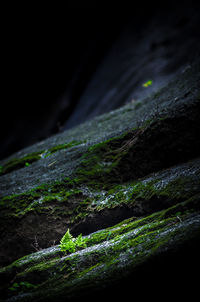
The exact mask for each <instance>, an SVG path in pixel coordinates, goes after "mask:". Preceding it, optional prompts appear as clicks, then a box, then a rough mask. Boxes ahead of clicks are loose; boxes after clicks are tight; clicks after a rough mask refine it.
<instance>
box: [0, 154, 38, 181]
mask: <svg viewBox="0 0 200 302" xmlns="http://www.w3.org/2000/svg"><path fill="white" fill-rule="evenodd" d="M43 152H44V151H39V152H34V153H30V154H28V155H26V156H24V157H22V158H12V159H11V160H9V161H8V162H7V163H6V164H5V165H3V166H2V167H1V171H0V175H3V174H6V173H9V172H12V171H14V170H17V169H20V168H24V167H25V166H29V165H30V164H32V163H33V162H35V161H37V160H39V159H40V158H41V155H42V153H43Z"/></svg>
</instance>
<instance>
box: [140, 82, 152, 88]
mask: <svg viewBox="0 0 200 302" xmlns="http://www.w3.org/2000/svg"><path fill="white" fill-rule="evenodd" d="M152 83H153V81H152V80H149V81H147V82H145V83H144V84H142V86H143V87H145V88H147V87H149V86H151V85H152Z"/></svg>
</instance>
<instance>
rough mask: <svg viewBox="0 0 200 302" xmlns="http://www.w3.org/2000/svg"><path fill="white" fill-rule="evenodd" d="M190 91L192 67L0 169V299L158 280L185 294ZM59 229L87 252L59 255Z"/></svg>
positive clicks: (197, 134)
mask: <svg viewBox="0 0 200 302" xmlns="http://www.w3.org/2000/svg"><path fill="white" fill-rule="evenodd" d="M199 83H200V64H199V60H196V61H195V62H194V63H193V64H191V65H190V67H188V68H187V69H186V70H184V71H183V72H180V73H179V74H178V75H177V77H175V78H174V79H173V80H172V81H171V82H170V83H169V84H168V85H166V86H165V87H163V88H162V89H159V90H158V91H157V92H155V93H153V94H151V95H150V96H148V97H147V98H144V99H142V100H141V101H140V103H138V102H137V101H135V102H131V103H129V104H127V105H125V106H124V107H121V108H120V109H117V110H114V111H111V112H110V113H106V114H104V115H101V116H98V117H96V118H94V119H93V120H91V121H88V122H85V123H83V124H82V125H81V126H77V127H75V128H73V129H71V130H67V131H65V132H63V133H60V134H57V135H55V136H52V137H50V138H48V139H47V140H44V141H42V142H40V143H38V144H35V145H33V146H31V147H28V148H26V149H23V150H21V151H19V152H17V153H15V154H13V155H12V156H10V157H9V158H7V159H5V160H3V161H1V163H0V165H1V171H0V173H1V176H0V188H1V200H0V207H1V212H0V231H1V251H0V256H1V269H0V280H1V299H2V301H10V302H11V301H66V300H67V301H68V300H72V301H73V300H75V299H80V298H83V297H84V298H87V299H88V300H93V299H94V297H95V296H96V295H97V294H98V295H99V296H100V297H102V298H103V297H106V296H107V295H108V294H110V293H112V294H113V296H115V295H116V297H117V295H118V294H119V290H118V287H120V290H123V291H125V292H126V294H127V295H128V296H129V295H130V292H131V291H130V288H132V287H133V285H131V284H134V288H135V291H136V292H140V291H141V290H142V289H143V288H144V287H145V288H148V293H149V294H150V293H151V290H152V286H153V284H155V283H156V284H157V285H158V286H159V288H162V289H163V288H164V286H165V284H167V281H168V278H170V280H171V282H172V283H173V284H174V282H175V281H176V282H177V283H176V284H178V283H179V282H180V283H181V284H182V285H183V287H184V288H183V292H184V291H185V292H186V293H187V289H188V291H190V293H191V290H189V288H190V287H189V288H188V287H186V286H185V285H186V284H187V283H188V282H189V283H190V284H191V280H192V285H193V286H194V289H192V291H193V292H195V278H196V272H197V270H198V267H199V257H198V255H199V243H200V242H199V238H200V236H199V235H200V217H199V213H200V158H199V156H200V139H199V138H200V123H199V113H200V105H199V104H200V86H199ZM138 104H140V105H139V106H138ZM68 228H69V229H70V232H71V233H72V235H73V236H74V237H77V238H78V235H79V234H80V233H81V234H82V235H83V240H84V242H85V244H86V245H85V246H82V247H77V249H76V251H75V252H74V251H73V252H70V251H66V252H63V251H61V248H60V246H59V242H60V240H61V238H62V236H63V235H64V234H65V232H66V231H67V229H68ZM193 269H194V273H193V271H192V270H193ZM169 274H170V277H168V276H169ZM175 276H176V277H175ZM130 285H131V286H130ZM172 289H173V291H174V290H177V288H175V287H174V286H173V285H172V286H171V287H170V290H171V292H172ZM143 295H144V293H143Z"/></svg>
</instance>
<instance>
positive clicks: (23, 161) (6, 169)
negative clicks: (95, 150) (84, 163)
mask: <svg viewBox="0 0 200 302" xmlns="http://www.w3.org/2000/svg"><path fill="white" fill-rule="evenodd" d="M82 143H83V141H80V142H77V141H72V142H69V143H66V144H60V145H57V146H54V147H51V148H49V149H46V150H41V151H37V152H33V153H29V154H27V155H25V156H23V157H21V158H12V159H11V160H9V161H8V162H6V163H5V164H4V165H3V166H0V176H1V175H4V174H7V173H10V172H12V171H14V170H18V169H20V168H24V167H26V166H29V165H30V164H32V163H33V162H35V161H37V160H40V159H41V158H45V157H48V156H50V155H52V154H53V153H55V152H57V151H59V150H62V149H68V148H71V147H74V146H77V145H80V144H82Z"/></svg>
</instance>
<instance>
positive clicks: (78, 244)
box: [60, 229, 87, 253]
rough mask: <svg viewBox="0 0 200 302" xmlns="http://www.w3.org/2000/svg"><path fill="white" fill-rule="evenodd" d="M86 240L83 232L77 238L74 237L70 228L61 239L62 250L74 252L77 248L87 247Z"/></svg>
mask: <svg viewBox="0 0 200 302" xmlns="http://www.w3.org/2000/svg"><path fill="white" fill-rule="evenodd" d="M86 247H87V245H86V241H85V239H83V237H82V234H80V235H79V236H78V237H77V238H74V237H73V236H72V235H71V234H70V231H69V229H68V230H67V232H66V233H65V235H64V236H63V237H62V239H61V241H60V249H61V251H62V252H70V253H74V252H75V251H76V250H77V248H86Z"/></svg>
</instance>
